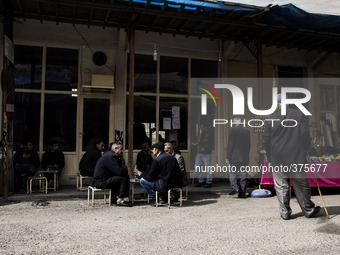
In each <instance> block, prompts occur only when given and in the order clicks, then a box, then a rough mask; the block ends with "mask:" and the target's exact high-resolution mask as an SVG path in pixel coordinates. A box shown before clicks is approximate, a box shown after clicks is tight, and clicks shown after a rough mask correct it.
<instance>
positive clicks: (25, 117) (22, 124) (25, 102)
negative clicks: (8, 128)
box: [13, 92, 41, 150]
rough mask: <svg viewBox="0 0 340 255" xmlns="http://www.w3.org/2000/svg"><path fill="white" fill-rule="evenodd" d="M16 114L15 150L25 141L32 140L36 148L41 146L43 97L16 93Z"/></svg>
mask: <svg viewBox="0 0 340 255" xmlns="http://www.w3.org/2000/svg"><path fill="white" fill-rule="evenodd" d="M14 101H15V103H14V104H15V105H14V107H15V114H14V133H13V140H14V150H17V149H18V146H19V145H20V144H23V143H24V142H25V140H27V139H29V140H32V142H33V144H34V146H35V147H36V148H37V149H38V146H39V128H40V105H41V97H40V94H37V93H21V92H15V94H14Z"/></svg>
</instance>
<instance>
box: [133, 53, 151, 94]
mask: <svg viewBox="0 0 340 255" xmlns="http://www.w3.org/2000/svg"><path fill="white" fill-rule="evenodd" d="M129 60H130V58H129V56H128V67H127V81H128V82H127V91H129V77H130V76H129V70H130V68H129V64H130V63H129ZM156 85H157V61H153V58H152V56H151V55H140V54H136V55H135V90H134V91H136V92H156Z"/></svg>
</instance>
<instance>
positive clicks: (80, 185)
mask: <svg viewBox="0 0 340 255" xmlns="http://www.w3.org/2000/svg"><path fill="white" fill-rule="evenodd" d="M86 179H92V176H84V175H81V174H80V173H77V190H79V191H83V190H86V188H83V180H86Z"/></svg>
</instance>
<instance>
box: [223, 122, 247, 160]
mask: <svg viewBox="0 0 340 255" xmlns="http://www.w3.org/2000/svg"><path fill="white" fill-rule="evenodd" d="M249 152H250V132H249V130H247V129H246V128H244V127H241V126H239V127H232V128H231V130H230V133H229V138H228V145H227V159H229V161H230V163H231V164H233V163H242V164H245V165H248V163H249Z"/></svg>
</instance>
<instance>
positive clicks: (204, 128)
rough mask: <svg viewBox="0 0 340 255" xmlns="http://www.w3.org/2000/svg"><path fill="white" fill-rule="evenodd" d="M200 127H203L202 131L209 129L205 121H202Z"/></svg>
mask: <svg viewBox="0 0 340 255" xmlns="http://www.w3.org/2000/svg"><path fill="white" fill-rule="evenodd" d="M200 128H201V130H202V132H205V131H208V127H207V125H206V124H204V123H201V125H200Z"/></svg>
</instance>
